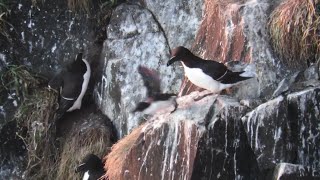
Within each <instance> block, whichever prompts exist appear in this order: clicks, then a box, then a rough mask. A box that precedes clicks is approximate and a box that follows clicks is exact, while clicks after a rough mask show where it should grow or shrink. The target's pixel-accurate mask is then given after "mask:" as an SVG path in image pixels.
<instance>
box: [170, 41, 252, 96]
mask: <svg viewBox="0 0 320 180" xmlns="http://www.w3.org/2000/svg"><path fill="white" fill-rule="evenodd" d="M176 61H181V63H182V65H183V68H184V72H185V75H186V76H187V77H188V79H189V80H190V81H191V82H192V83H193V84H195V85H196V86H198V87H201V88H203V89H206V90H209V91H211V92H212V93H219V92H220V91H222V90H224V89H226V88H229V87H231V86H233V85H235V84H237V83H238V82H240V81H243V80H246V79H249V78H252V77H243V76H242V73H244V71H242V72H232V71H230V70H229V69H228V68H227V67H226V66H225V65H224V64H222V63H219V62H216V61H210V60H204V59H201V58H200V57H197V56H195V55H194V54H192V52H190V51H189V50H188V49H187V48H185V47H182V46H179V47H177V48H175V49H173V51H172V52H171V58H170V60H169V61H168V63H167V66H170V65H171V64H173V63H174V62H176Z"/></svg>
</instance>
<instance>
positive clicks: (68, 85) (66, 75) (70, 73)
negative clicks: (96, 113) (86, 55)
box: [48, 53, 91, 119]
mask: <svg viewBox="0 0 320 180" xmlns="http://www.w3.org/2000/svg"><path fill="white" fill-rule="evenodd" d="M90 75H91V69H90V65H89V63H88V61H87V60H85V59H83V58H82V53H79V54H78V55H77V56H76V58H75V60H74V61H73V62H71V63H70V64H68V65H67V66H66V68H65V69H63V70H62V71H61V72H60V73H58V74H57V75H56V76H55V77H54V78H53V79H51V80H50V82H49V84H48V87H49V89H55V90H57V91H58V92H60V100H59V109H58V110H57V112H56V115H57V119H60V118H61V117H62V116H63V114H64V113H65V112H71V111H73V110H76V109H80V108H81V103H82V98H83V96H84V95H85V93H86V91H87V88H88V84H89V79H90Z"/></svg>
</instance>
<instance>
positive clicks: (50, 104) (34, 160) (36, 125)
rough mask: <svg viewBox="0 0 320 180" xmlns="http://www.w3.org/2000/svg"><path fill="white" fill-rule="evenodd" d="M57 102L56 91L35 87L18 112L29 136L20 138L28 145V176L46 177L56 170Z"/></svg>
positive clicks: (18, 117)
mask: <svg viewBox="0 0 320 180" xmlns="http://www.w3.org/2000/svg"><path fill="white" fill-rule="evenodd" d="M56 103H57V97H56V93H54V92H51V91H48V90H47V89H36V92H34V93H33V94H32V95H31V96H29V97H27V98H26V99H25V100H24V102H23V103H22V104H21V105H20V107H19V109H18V111H17V112H16V115H15V118H16V120H17V121H18V123H19V126H20V127H23V128H26V129H27V134H26V136H21V138H22V139H23V140H24V142H25V145H26V147H27V167H26V176H27V177H28V178H30V179H46V178H47V177H48V175H51V177H54V175H55V174H56V173H55V172H56V170H57V163H56V162H57V158H58V156H59V151H58V148H57V147H58V145H57V143H56V141H55V127H54V121H53V119H54V118H53V117H54V113H55V109H56Z"/></svg>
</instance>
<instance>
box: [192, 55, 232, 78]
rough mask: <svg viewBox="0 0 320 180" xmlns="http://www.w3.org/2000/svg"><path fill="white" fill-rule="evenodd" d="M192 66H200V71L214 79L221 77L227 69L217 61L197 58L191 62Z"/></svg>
mask: <svg viewBox="0 0 320 180" xmlns="http://www.w3.org/2000/svg"><path fill="white" fill-rule="evenodd" d="M192 67H193V68H200V69H202V71H203V72H204V73H206V74H208V75H209V76H211V77H212V78H213V79H215V80H216V81H219V78H221V77H223V76H224V74H225V73H226V72H227V71H229V70H228V68H227V67H226V66H225V65H224V64H222V63H219V62H217V61H213V60H202V59H198V60H197V61H195V62H194V63H193V64H192Z"/></svg>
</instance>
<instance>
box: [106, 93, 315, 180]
mask: <svg viewBox="0 0 320 180" xmlns="http://www.w3.org/2000/svg"><path fill="white" fill-rule="evenodd" d="M319 91H320V87H314V88H309V89H308V88H307V89H306V90H303V91H298V92H294V93H290V94H289V95H287V96H279V97H277V98H275V99H272V100H270V101H267V102H266V103H263V104H261V105H259V106H258V107H256V108H254V109H252V110H250V109H248V108H247V107H246V106H243V105H241V104H240V103H239V102H238V100H236V99H234V98H230V97H228V96H221V95H213V96H212V95H211V96H205V97H204V98H202V99H200V100H198V101H195V99H198V98H199V97H202V95H203V94H206V91H204V92H202V93H198V92H193V93H191V94H190V95H187V96H183V97H180V98H179V99H178V104H179V106H178V109H177V110H176V111H175V112H174V113H172V114H170V113H162V114H158V115H155V116H153V117H152V118H150V119H148V120H147V122H146V123H145V124H143V125H142V127H140V128H138V129H137V130H134V133H132V135H131V134H129V135H128V136H126V137H125V138H123V139H122V140H120V142H119V143H117V144H116V145H115V147H114V151H111V153H110V154H109V155H108V156H107V157H106V159H107V163H106V164H107V165H106V170H108V171H107V173H106V176H108V177H109V178H110V179H117V178H120V179H125V178H129V179H150V178H152V179H172V178H173V179H271V178H272V176H273V175H272V174H277V173H278V175H274V176H277V177H278V176H279V177H280V176H282V175H280V174H279V173H280V172H276V171H280V170H279V163H282V162H286V163H292V164H293V166H294V167H293V168H291V167H286V168H284V169H286V171H289V170H290V168H291V169H292V170H291V171H292V172H294V173H289V174H290V175H288V177H291V178H297V177H304V176H306V177H309V176H312V177H319V152H320V149H319V145H318V142H320V140H319V136H318V135H319V126H318V125H319V118H318V117H319V108H320V104H319V102H318V100H319ZM306 107H309V108H306ZM311 107H312V108H311ZM307 114H310V115H308V116H304V115H307ZM306 123H307V124H308V126H307V125H306ZM126 141H130V143H131V146H128V145H127V144H126V143H124V142H126ZM124 144H126V146H125V147H126V148H127V150H126V151H125V152H122V153H124V154H123V155H122V156H121V157H118V158H120V160H121V161H122V162H123V163H122V164H121V165H120V166H119V167H112V163H109V164H108V161H110V162H112V160H113V159H114V158H115V157H117V156H116V154H117V153H119V152H117V151H119V149H123V148H124V147H123V145H124ZM118 160H119V159H118ZM108 165H109V166H108ZM300 166H303V167H308V169H307V170H306V172H307V173H299V172H300V171H297V168H295V167H300ZM282 169H283V168H282ZM298 170H300V169H299V168H298ZM281 173H283V170H281ZM283 176H284V175H283Z"/></svg>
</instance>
